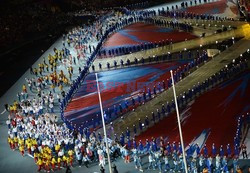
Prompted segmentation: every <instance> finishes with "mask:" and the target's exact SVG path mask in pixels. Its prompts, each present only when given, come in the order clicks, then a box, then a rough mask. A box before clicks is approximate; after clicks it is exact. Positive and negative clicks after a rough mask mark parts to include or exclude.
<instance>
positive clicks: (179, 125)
mask: <svg viewBox="0 0 250 173" xmlns="http://www.w3.org/2000/svg"><path fill="white" fill-rule="evenodd" d="M170 73H171V78H172V84H173V92H174V101H175V108H176V115H177V121H178V127H179V134H180V139H181V148H182V155H183V162H184V166H185V172H186V173H188V169H187V162H186V155H185V148H184V142H183V137H182V129H181V122H180V114H179V109H178V103H177V98H176V92H175V86H174V77H173V71H172V70H170Z"/></svg>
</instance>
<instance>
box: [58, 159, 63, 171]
mask: <svg viewBox="0 0 250 173" xmlns="http://www.w3.org/2000/svg"><path fill="white" fill-rule="evenodd" d="M61 161H62V159H61V157H58V158H57V167H58V170H59V169H61Z"/></svg>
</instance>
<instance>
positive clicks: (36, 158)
mask: <svg viewBox="0 0 250 173" xmlns="http://www.w3.org/2000/svg"><path fill="white" fill-rule="evenodd" d="M38 155H39V154H38V153H37V152H34V154H33V156H34V160H35V163H36V162H37V161H38Z"/></svg>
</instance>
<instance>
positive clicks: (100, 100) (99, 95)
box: [95, 73, 112, 173]
mask: <svg viewBox="0 0 250 173" xmlns="http://www.w3.org/2000/svg"><path fill="white" fill-rule="evenodd" d="M95 77H96V85H97V91H98V97H99V103H100V109H101V116H102V125H103V132H104V140H105V141H106V142H105V143H106V149H107V155H108V163H109V172H110V173H112V168H111V161H110V155H109V146H108V140H107V132H106V126H105V121H104V116H103V108H102V98H101V93H100V88H99V82H98V75H97V73H95Z"/></svg>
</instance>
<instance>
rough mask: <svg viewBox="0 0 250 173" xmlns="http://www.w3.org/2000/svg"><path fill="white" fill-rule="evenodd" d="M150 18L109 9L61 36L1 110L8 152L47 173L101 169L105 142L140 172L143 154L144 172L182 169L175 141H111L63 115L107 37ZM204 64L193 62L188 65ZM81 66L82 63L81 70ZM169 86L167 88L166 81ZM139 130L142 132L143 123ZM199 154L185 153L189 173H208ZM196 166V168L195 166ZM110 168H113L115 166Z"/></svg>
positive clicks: (221, 165)
mask: <svg viewBox="0 0 250 173" xmlns="http://www.w3.org/2000/svg"><path fill="white" fill-rule="evenodd" d="M153 15H155V12H154V11H146V12H138V13H130V14H126V15H124V14H121V13H119V12H118V13H117V12H114V11H112V12H110V13H109V14H108V17H107V16H104V17H103V18H100V19H99V20H97V21H96V22H95V23H94V24H93V25H91V26H83V27H78V28H74V29H72V30H71V31H70V32H69V33H68V34H67V35H64V36H63V40H62V47H61V48H55V49H54V52H53V55H52V54H50V55H49V56H48V57H46V58H44V59H43V61H42V62H40V63H39V64H38V67H31V68H30V73H31V75H32V77H31V78H26V83H25V84H24V85H23V86H22V91H21V92H20V93H17V100H16V101H14V103H13V104H12V105H6V106H5V107H6V110H7V111H8V112H9V116H8V120H7V121H6V124H7V126H8V144H9V146H10V148H11V149H12V150H19V151H20V153H21V155H22V156H25V155H26V154H27V155H30V156H32V157H33V158H34V161H35V163H36V164H37V165H38V171H41V170H42V169H44V170H46V171H48V172H49V171H55V170H57V169H60V168H62V167H66V168H68V167H69V166H75V165H76V164H78V165H79V166H82V164H83V165H84V166H86V167H88V166H89V164H90V163H93V162H99V165H100V167H101V170H104V166H105V164H106V161H105V160H106V159H105V158H106V157H107V148H106V145H105V143H108V144H109V148H110V155H111V158H112V160H116V159H117V158H118V157H122V158H124V160H125V163H129V162H130V161H131V159H130V156H132V157H133V161H134V163H135V168H137V169H139V170H140V171H143V167H142V165H143V164H142V161H143V160H142V157H143V156H145V154H146V155H147V156H148V164H149V165H148V169H155V168H156V167H157V168H158V169H159V171H160V172H162V171H164V170H165V171H168V170H174V171H179V170H181V169H183V157H182V156H181V154H180V153H181V152H180V151H181V150H182V149H181V148H180V147H179V148H178V149H177V146H175V145H174V143H173V144H171V145H170V144H166V143H164V141H160V143H157V142H156V140H155V139H152V140H151V141H146V142H145V144H144V143H143V142H141V141H136V140H135V139H133V140H132V141H131V139H130V132H129V131H128V132H126V136H127V137H128V136H129V138H127V137H126V136H125V135H124V134H121V136H120V140H118V138H117V137H114V138H113V139H112V138H111V137H110V138H109V140H108V141H105V140H104V139H103V136H102V134H101V133H96V132H95V131H93V132H92V131H91V129H89V128H88V127H87V126H86V127H81V128H77V127H76V126H74V125H72V124H71V123H70V122H68V121H67V120H66V119H65V117H64V116H63V110H64V108H65V107H66V106H67V103H68V102H69V101H70V99H71V97H72V95H73V94H74V92H75V91H76V90H77V88H78V87H79V85H80V82H81V81H82V80H83V79H84V76H85V75H86V74H87V72H88V68H89V67H90V66H91V62H92V61H93V60H94V58H95V56H96V55H97V54H98V52H99V50H100V48H101V46H102V43H103V42H104V41H105V40H106V39H107V38H108V36H109V35H110V34H111V33H113V32H115V31H116V30H119V29H120V28H122V27H124V26H126V25H128V24H131V23H133V22H137V21H140V19H143V18H147V17H151V16H153ZM203 58H204V59H205V58H206V57H203ZM203 61H204V60H201V59H200V60H199V61H198V60H196V61H194V64H193V65H197V64H198V63H202V62H203ZM195 63H197V64H195ZM82 64H84V65H83V67H84V68H83V69H82ZM243 65H244V64H243ZM239 67H241V66H239ZM76 68H78V73H77V72H76V71H77V70H76ZM190 68H191V67H190ZM186 70H187V69H186ZM229 70H232V73H234V72H235V70H236V71H237V70H241V68H238V66H237V67H235V68H230V69H229ZM184 72H185V71H183V72H182V73H184ZM230 72H231V71H226V73H221V74H220V75H221V76H222V77H223V74H224V75H229V74H230ZM76 76H77V77H76ZM180 78H181V72H180V73H178V74H176V75H175V79H176V80H177V79H180ZM215 79H216V78H215ZM210 82H211V81H208V83H210ZM212 82H213V81H212ZM168 85H170V86H171V82H169V83H168ZM204 85H206V83H205V84H204ZM197 91H198V89H197ZM150 95H151V91H148V93H147V96H148V97H150ZM179 98H181V97H179ZM55 105H57V106H58V107H59V108H60V113H61V119H62V120H63V122H60V120H59V119H58V116H57V115H56V114H55ZM58 107H57V108H58ZM138 126H139V127H140V128H141V126H142V124H139V125H138ZM128 130H129V129H128ZM141 130H142V129H141ZM237 134H239V133H237ZM237 134H236V135H237ZM114 136H115V135H114ZM236 138H237V141H238V142H240V141H239V140H238V139H239V138H240V136H236ZM200 150H201V149H200V148H199V150H198V149H197V148H196V150H195V151H196V152H198V151H199V153H197V155H198V156H199V157H197V158H193V153H194V151H189V152H187V156H188V158H189V159H188V161H189V162H188V165H189V169H190V172H195V171H196V169H199V170H203V168H204V169H208V170H210V169H213V167H212V166H211V165H212V162H213V161H212V160H213V159H212V158H211V157H210V154H209V153H207V154H206V152H205V151H204V152H205V153H204V155H202V154H201V152H200ZM203 150H204V148H203ZM215 155H217V153H215ZM215 155H213V156H215ZM222 157H223V159H222ZM170 160H171V161H170ZM215 160H216V163H217V164H216V169H217V168H218V170H221V169H223V170H227V169H228V167H227V158H224V155H222V154H221V155H220V156H217V157H216V159H215ZM82 162H83V163H82ZM170 162H171V164H170ZM198 162H199V166H197V163H198ZM163 165H164V168H163V167H162V166H163ZM173 165H174V166H173ZM217 165H218V167H217ZM113 169H114V170H116V166H115V165H113ZM237 169H238V162H237V158H235V159H234V170H235V171H236V170H237ZM116 171H117V170H116ZM114 172H115V171H114Z"/></svg>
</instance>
